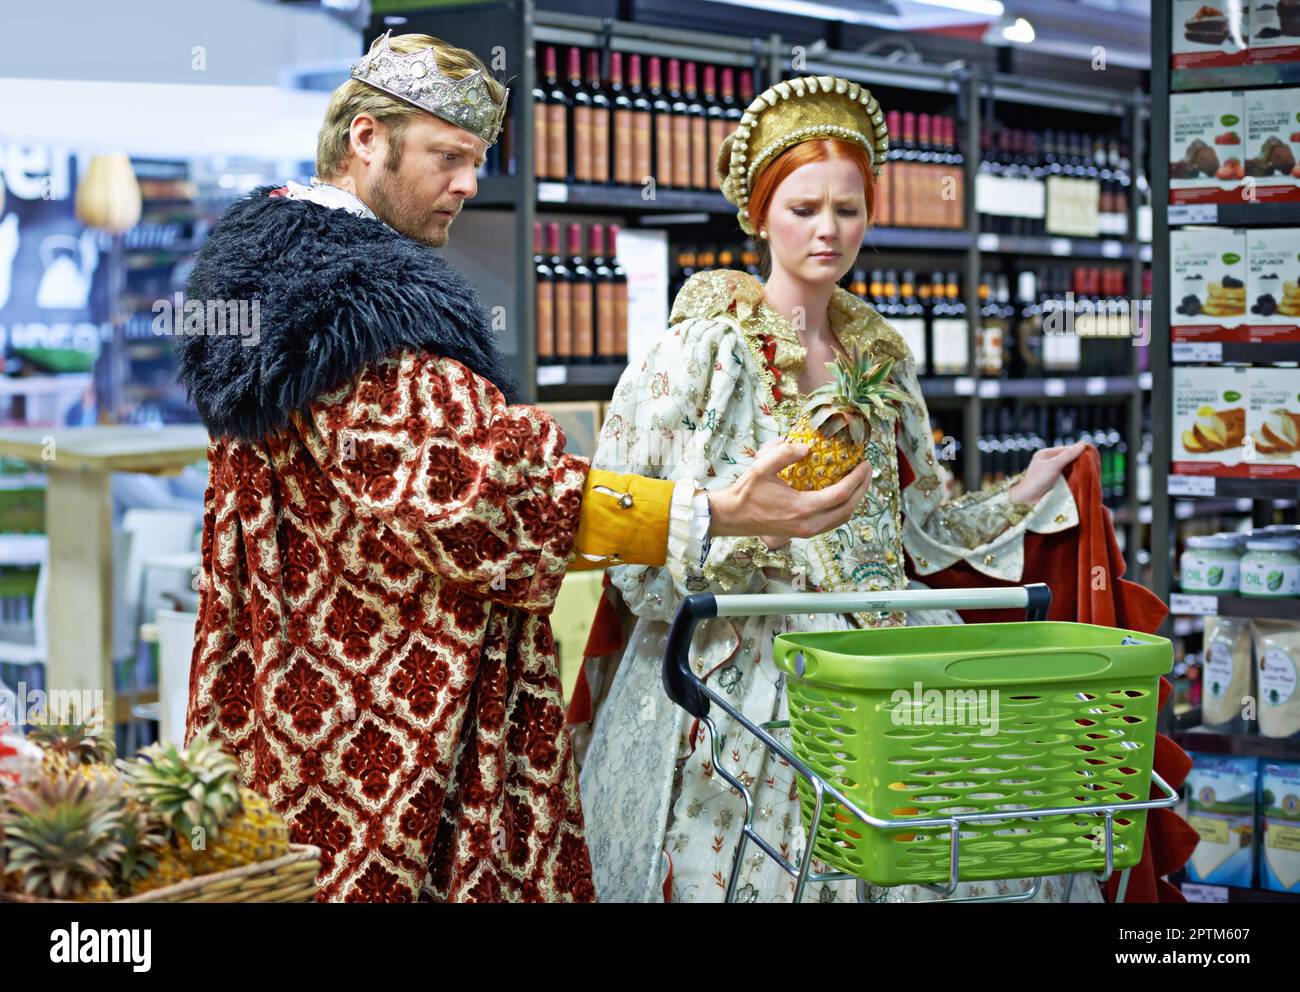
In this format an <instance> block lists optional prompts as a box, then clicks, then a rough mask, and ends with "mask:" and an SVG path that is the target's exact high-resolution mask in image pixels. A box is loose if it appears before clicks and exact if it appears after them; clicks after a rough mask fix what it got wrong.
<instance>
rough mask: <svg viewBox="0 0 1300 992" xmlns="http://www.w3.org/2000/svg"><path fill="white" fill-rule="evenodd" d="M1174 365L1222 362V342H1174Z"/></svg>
mask: <svg viewBox="0 0 1300 992" xmlns="http://www.w3.org/2000/svg"><path fill="white" fill-rule="evenodd" d="M1173 351H1174V364H1175V365H1180V364H1187V363H1195V362H1221V361H1223V342H1222V341H1175V342H1174V349H1173Z"/></svg>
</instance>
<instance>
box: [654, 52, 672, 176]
mask: <svg viewBox="0 0 1300 992" xmlns="http://www.w3.org/2000/svg"><path fill="white" fill-rule="evenodd" d="M650 102H651V107H652V108H653V110H654V133H655V141H654V144H655V171H654V177H655V184H656V185H657V186H660V187H669V186H672V185H673V175H674V170H673V159H674V155H675V153H674V150H673V137H674V135H673V105H672V103H671V101H670V100H669V99H668V94H667V93H665V92H664V88H663V77H662V75H661V74H660V63H659V56H658V55H652V56H650Z"/></svg>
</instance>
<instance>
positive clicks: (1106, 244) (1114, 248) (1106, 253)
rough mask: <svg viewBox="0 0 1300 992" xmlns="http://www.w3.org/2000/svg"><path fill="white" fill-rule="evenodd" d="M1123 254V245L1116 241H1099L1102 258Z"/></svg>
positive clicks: (1117, 256)
mask: <svg viewBox="0 0 1300 992" xmlns="http://www.w3.org/2000/svg"><path fill="white" fill-rule="evenodd" d="M1123 254H1124V245H1123V244H1121V243H1120V242H1118V241H1103V242H1102V243H1101V257H1102V258H1119V257H1120V256H1121V255H1123Z"/></svg>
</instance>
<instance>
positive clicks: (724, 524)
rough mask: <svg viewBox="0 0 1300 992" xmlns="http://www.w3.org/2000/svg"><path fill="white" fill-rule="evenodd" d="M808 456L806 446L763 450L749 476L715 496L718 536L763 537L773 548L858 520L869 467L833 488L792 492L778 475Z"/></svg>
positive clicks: (775, 446)
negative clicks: (796, 538)
mask: <svg viewBox="0 0 1300 992" xmlns="http://www.w3.org/2000/svg"><path fill="white" fill-rule="evenodd" d="M807 455H808V449H807V448H806V447H805V446H803V445H801V444H786V443H784V442H778V443H775V444H767V445H764V446H763V448H762V449H761V450H760V451H759V453H758V456H757V457H756V458H755V459H754V464H753V465H751V466H750V467H749V469H748V470H747V471H746V472H745V474H744V475H742V476H741V477H740V478H739V479H737V480H736V482H735V483H734V484H733V485H731V486H729V487H728V488H726V489H723V490H721V491H719V492H716V493H712V494H711V495H710V497H709V505H710V509H711V517H712V525H711V527H710V532H711V533H712V534H713V536H714V537H746V536H753V537H762V538H763V540H764V542H765V543H766V544H767V546H768V547H769V548H773V547H780V546H781V544H782V543H785V542H788V541H789V539H790V538H792V537H804V538H807V537H815V536H816V535H818V534H821V533H823V532H825V531H828V530H834V529H835V528H836V527H838V526H840V525H841V524H842V523H844V522H845V521H846V520H848V519H849V517H851V516H853V511H854V510H855V509H856V508H857V505H858V503H859V502H860V501H861V500H862V497H863V496H865V495H866V492H867V489H868V487H869V486H870V485H871V466H870V464H868V463H867V462H865V461H864V462H863V463H862V464H861V465H859V466H858V467H857V468H855V469H854V470H853V471H852V472H850V473H849V474H848V475H846V476H845V477H844V478H843V479H841V480H840V481H839V482H837V483H835V485H833V486H828V487H827V488H825V489H822V490H820V491H818V492H810V493H804V492H799V491H798V490H796V489H792V488H791V487H790V486H789V484H787V483H786V481H785V480H784V479H782V478H781V477H780V475H779V473H780V472H781V470H782V469H783V468H785V467H786V466H788V465H793V464H795V463H796V462H798V461H802V460H803V459H804V458H805V457H806V456H807Z"/></svg>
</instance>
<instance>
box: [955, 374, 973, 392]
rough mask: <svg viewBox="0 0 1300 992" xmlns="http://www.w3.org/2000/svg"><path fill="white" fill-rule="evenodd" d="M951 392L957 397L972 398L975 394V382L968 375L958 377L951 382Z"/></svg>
mask: <svg viewBox="0 0 1300 992" xmlns="http://www.w3.org/2000/svg"><path fill="white" fill-rule="evenodd" d="M952 391H953V393H954V394H955V395H957V396H973V395H974V394H975V380H974V379H972V378H971V377H970V376H968V375H959V376H958V377H957V378H956V379H953V381H952Z"/></svg>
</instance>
